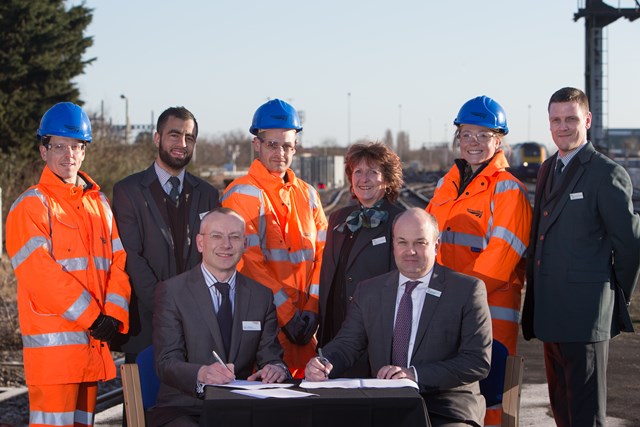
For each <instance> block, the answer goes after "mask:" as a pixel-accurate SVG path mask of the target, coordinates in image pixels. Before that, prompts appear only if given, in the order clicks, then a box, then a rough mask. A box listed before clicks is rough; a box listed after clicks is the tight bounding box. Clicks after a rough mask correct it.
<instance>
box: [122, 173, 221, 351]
mask: <svg viewBox="0 0 640 427" xmlns="http://www.w3.org/2000/svg"><path fill="white" fill-rule="evenodd" d="M154 182H156V183H157V184H159V182H158V176H157V175H156V172H155V170H154V167H153V164H152V165H151V166H150V167H149V168H148V169H146V170H144V171H141V172H138V173H135V174H133V175H130V176H128V177H126V178H124V179H123V180H122V181H119V182H117V183H116V184H115V185H114V187H113V213H114V216H115V218H116V223H117V224H118V230H119V231H120V239H121V240H122V244H123V246H124V249H125V251H126V252H127V265H126V271H127V273H128V274H129V279H130V281H131V288H132V291H133V292H131V303H130V328H129V335H127V336H126V337H124V336H118V337H117V339H116V342H115V344H116V347H115V348H118V349H121V350H122V351H124V352H127V353H139V352H140V351H142V350H144V349H145V348H146V347H148V346H149V345H151V317H152V314H153V293H154V291H155V288H156V284H157V283H158V282H160V281H162V280H166V279H168V278H170V277H173V276H175V275H176V274H177V271H176V260H175V256H174V251H173V245H174V241H173V238H172V236H171V229H170V227H169V224H167V222H166V221H165V219H164V218H165V217H167V215H168V214H167V213H166V208H165V207H164V206H158V205H157V203H156V201H155V199H154V198H153V195H152V194H151V189H150V186H151V184H152V183H154ZM186 182H188V183H189V184H190V186H191V187H192V191H191V196H190V197H191V209H190V212H189V223H188V231H187V235H188V239H186V241H184V242H179V244H182V245H184V248H183V254H184V260H183V265H184V266H185V271H186V270H188V269H190V268H191V267H193V266H195V265H197V264H198V263H200V261H201V259H202V257H201V255H200V253H199V252H198V249H197V247H196V243H195V242H196V234H198V231H199V230H200V214H203V213H206V212H208V211H210V210H211V209H213V208H214V207H216V206H220V202H219V201H218V190H216V189H215V188H213V187H212V186H211V185H210V184H208V183H207V182H205V181H203V180H201V179H200V178H196V177H195V176H193V175H191V174H190V173H185V183H186Z"/></svg>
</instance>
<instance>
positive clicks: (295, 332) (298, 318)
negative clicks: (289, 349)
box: [282, 311, 318, 345]
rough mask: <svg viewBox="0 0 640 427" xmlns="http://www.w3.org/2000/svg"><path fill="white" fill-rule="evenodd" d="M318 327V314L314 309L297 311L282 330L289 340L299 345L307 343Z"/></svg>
mask: <svg viewBox="0 0 640 427" xmlns="http://www.w3.org/2000/svg"><path fill="white" fill-rule="evenodd" d="M317 327H318V315H317V314H315V313H314V312H312V311H303V312H302V313H300V312H298V311H296V314H295V315H294V316H293V317H292V318H291V320H289V322H288V323H287V324H286V325H284V327H283V328H282V331H283V332H284V334H285V336H286V337H287V339H288V340H289V341H291V342H292V343H294V344H298V345H305V344H306V343H308V342H309V341H311V338H312V337H313V334H315V333H316V329H317Z"/></svg>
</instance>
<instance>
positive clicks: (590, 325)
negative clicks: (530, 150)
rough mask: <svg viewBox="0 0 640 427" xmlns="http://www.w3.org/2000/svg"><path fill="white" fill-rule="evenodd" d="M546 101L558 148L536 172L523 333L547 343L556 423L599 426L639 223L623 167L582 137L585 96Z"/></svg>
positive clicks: (569, 91)
mask: <svg viewBox="0 0 640 427" xmlns="http://www.w3.org/2000/svg"><path fill="white" fill-rule="evenodd" d="M548 109H549V126H550V130H551V136H552V138H553V141H554V142H555V144H556V145H557V147H558V152H557V153H556V154H555V155H553V156H551V157H550V158H549V159H547V160H546V161H545V162H544V163H543V164H542V166H541V167H540V171H539V173H538V184H537V186H536V195H535V207H534V211H533V224H532V227H531V239H530V242H531V243H530V245H529V249H528V255H527V292H526V296H525V303H524V309H523V318H522V332H523V335H524V337H525V339H527V340H529V339H531V338H534V337H537V338H538V339H540V340H541V341H543V342H544V358H545V367H546V371H547V381H548V383H549V398H550V401H551V408H552V410H553V416H554V418H555V421H556V424H557V425H558V426H561V427H565V426H576V427H577V426H580V427H582V426H604V425H605V418H606V402H607V395H606V392H607V359H608V354H609V340H610V339H611V338H613V337H614V336H616V335H617V334H618V333H619V332H620V331H628V332H631V331H633V326H632V324H631V321H630V318H629V312H628V310H627V306H628V304H629V301H630V300H631V295H632V293H633V289H634V287H635V284H636V280H637V279H638V268H639V265H640V221H639V219H638V215H636V214H634V212H633V204H632V200H631V196H632V192H633V191H632V186H631V180H630V178H629V174H628V173H627V172H626V171H625V170H624V169H623V168H622V167H621V166H620V165H618V164H616V163H615V162H613V161H612V160H610V159H608V158H607V157H605V156H603V155H602V154H600V153H598V152H597V151H595V149H594V147H593V145H592V144H591V142H589V141H588V140H587V129H589V127H590V126H591V113H590V112H589V101H588V99H587V96H586V95H585V94H584V93H583V92H582V91H581V90H579V89H575V88H570V87H566V88H563V89H560V90H558V91H557V92H556V93H554V94H553V95H552V96H551V99H550V100H549V107H548Z"/></svg>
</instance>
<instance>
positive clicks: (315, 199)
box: [222, 99, 327, 378]
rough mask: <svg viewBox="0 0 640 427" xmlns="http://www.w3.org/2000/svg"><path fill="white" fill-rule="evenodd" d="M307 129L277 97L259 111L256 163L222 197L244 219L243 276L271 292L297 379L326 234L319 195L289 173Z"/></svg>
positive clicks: (310, 344) (310, 342)
mask: <svg viewBox="0 0 640 427" xmlns="http://www.w3.org/2000/svg"><path fill="white" fill-rule="evenodd" d="M301 130H302V127H301V126H300V118H299V117H298V113H297V112H296V110H295V109H294V108H293V107H292V106H291V105H289V104H288V103H286V102H284V101H281V100H279V99H274V100H271V101H269V102H267V103H266V104H264V105H262V106H261V107H260V108H258V110H257V111H256V113H255V114H254V117H253V123H252V126H251V129H250V132H251V133H252V134H254V135H255V138H254V139H253V148H254V149H255V151H256V153H257V156H258V158H257V159H256V160H254V162H253V164H252V165H251V167H250V168H249V173H248V174H247V175H245V176H243V177H240V178H238V179H236V180H234V181H233V182H232V183H231V184H229V186H228V187H227V189H226V190H225V192H224V194H223V196H222V206H224V207H228V208H231V209H233V210H234V211H236V212H237V213H239V214H240V215H242V217H243V218H244V220H245V222H246V228H247V250H246V252H245V254H244V255H243V257H242V260H241V261H240V263H239V264H238V271H240V272H241V273H242V274H244V275H246V276H248V277H250V278H252V279H253V280H255V281H257V282H259V283H261V284H262V285H264V286H267V287H268V288H270V289H271V290H272V292H273V297H274V303H275V306H276V310H277V313H278V323H279V325H280V327H281V333H280V334H279V336H278V338H279V339H280V344H282V347H283V349H284V361H285V363H286V364H287V366H288V367H289V369H290V371H291V375H292V376H293V377H294V378H304V368H305V366H306V364H307V361H308V360H309V359H310V358H312V357H314V356H315V349H316V339H315V337H314V333H315V331H316V328H317V326H318V289H319V283H320V264H321V260H322V251H323V250H324V245H325V238H326V231H327V219H326V218H325V215H324V211H323V210H322V204H321V203H320V197H319V195H318V192H317V191H316V190H315V188H313V187H312V186H311V185H309V184H307V183H306V182H304V181H302V180H301V179H299V178H297V177H296V176H295V174H294V173H293V171H292V170H291V169H290V168H289V166H290V165H291V161H292V160H293V155H294V153H295V151H296V144H297V136H296V135H297V133H298V132H300V131H301Z"/></svg>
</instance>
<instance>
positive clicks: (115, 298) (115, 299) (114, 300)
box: [105, 293, 129, 312]
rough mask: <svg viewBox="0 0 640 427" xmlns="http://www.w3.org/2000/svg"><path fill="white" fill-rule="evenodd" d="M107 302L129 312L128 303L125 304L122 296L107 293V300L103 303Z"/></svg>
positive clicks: (125, 300) (125, 301)
mask: <svg viewBox="0 0 640 427" xmlns="http://www.w3.org/2000/svg"><path fill="white" fill-rule="evenodd" d="M107 302H110V303H111V304H115V305H117V306H118V307H120V308H122V309H123V310H124V311H126V312H128V311H129V303H128V302H127V299H126V298H124V297H123V296H122V295H118V294H114V293H108V294H107V300H106V301H105V303H107Z"/></svg>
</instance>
